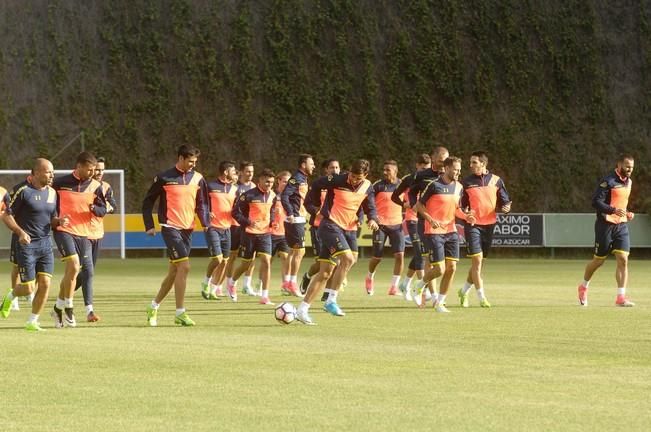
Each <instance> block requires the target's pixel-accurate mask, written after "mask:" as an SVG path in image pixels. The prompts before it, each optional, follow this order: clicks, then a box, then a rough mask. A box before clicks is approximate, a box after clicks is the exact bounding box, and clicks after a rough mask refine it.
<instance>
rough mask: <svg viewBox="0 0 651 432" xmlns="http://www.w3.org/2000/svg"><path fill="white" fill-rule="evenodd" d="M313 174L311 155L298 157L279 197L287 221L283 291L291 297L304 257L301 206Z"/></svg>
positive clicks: (296, 294) (302, 213)
mask: <svg viewBox="0 0 651 432" xmlns="http://www.w3.org/2000/svg"><path fill="white" fill-rule="evenodd" d="M313 172H314V159H313V158H312V155H309V154H306V153H304V154H301V155H299V157H298V169H297V170H296V172H294V175H292V177H291V178H290V179H289V183H287V187H285V189H284V190H283V193H282V194H281V195H280V201H281V202H282V205H283V208H284V209H285V213H287V219H286V220H285V221H284V225H285V238H286V239H287V243H288V244H289V247H290V248H292V250H291V252H290V254H289V283H288V284H286V285H285V287H284V289H285V290H286V291H287V292H289V293H290V294H292V295H295V296H298V289H299V288H298V284H297V275H298V270H299V269H300V268H301V261H302V260H303V256H304V255H305V222H306V220H305V216H306V215H307V211H306V210H305V207H304V206H303V202H304V201H305V195H307V191H308V184H307V179H308V177H309V176H311V175H312V173H313Z"/></svg>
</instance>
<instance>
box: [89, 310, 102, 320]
mask: <svg viewBox="0 0 651 432" xmlns="http://www.w3.org/2000/svg"><path fill="white" fill-rule="evenodd" d="M101 319H102V318H100V316H99V315H97V314H96V313H95V312H90V313H89V314H88V315H86V321H87V322H97V321H99V320H101Z"/></svg>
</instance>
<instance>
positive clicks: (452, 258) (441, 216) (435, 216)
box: [415, 157, 475, 313]
mask: <svg viewBox="0 0 651 432" xmlns="http://www.w3.org/2000/svg"><path fill="white" fill-rule="evenodd" d="M443 166H444V173H443V175H441V176H440V177H439V178H437V179H436V180H433V181H432V182H430V183H429V185H428V186H427V188H426V189H425V191H423V193H422V195H421V196H420V198H419V200H418V203H417V204H416V206H415V209H416V211H417V212H418V214H420V215H421V216H422V217H423V219H424V220H425V226H424V228H425V237H424V239H425V241H426V242H427V243H428V245H427V246H428V250H429V251H430V264H431V265H432V266H431V268H430V269H429V270H427V271H426V272H425V276H423V280H422V281H420V282H419V283H418V285H417V287H418V290H420V291H422V289H423V288H424V287H425V285H426V284H428V283H430V282H431V281H432V280H434V279H436V278H438V277H439V276H442V277H441V284H440V286H439V293H438V295H437V296H436V298H435V300H434V302H433V304H434V310H436V312H443V313H447V312H450V311H449V310H448V309H447V308H446V307H445V298H446V295H447V292H448V289H449V288H450V286H451V285H452V280H453V278H454V273H455V272H456V269H457V261H459V234H458V233H457V225H456V223H455V217H458V218H461V219H464V220H467V221H468V222H469V223H471V224H472V223H474V222H475V219H474V216H473V215H472V214H468V215H466V214H465V213H463V212H462V211H461V209H460V207H459V205H460V200H461V195H462V193H463V187H462V186H461V183H459V182H458V181H457V180H458V178H459V174H460V173H461V159H459V158H456V157H449V158H447V159H446V160H445V162H444V165H443ZM419 306H420V305H419Z"/></svg>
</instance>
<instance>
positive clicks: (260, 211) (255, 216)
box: [227, 169, 277, 305]
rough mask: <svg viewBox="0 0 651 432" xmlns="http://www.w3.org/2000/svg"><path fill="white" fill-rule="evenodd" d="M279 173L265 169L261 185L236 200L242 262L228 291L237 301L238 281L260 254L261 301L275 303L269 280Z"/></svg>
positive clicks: (234, 214) (236, 218) (266, 303)
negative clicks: (236, 285)
mask: <svg viewBox="0 0 651 432" xmlns="http://www.w3.org/2000/svg"><path fill="white" fill-rule="evenodd" d="M275 176H276V175H275V174H274V173H273V171H271V170H269V169H264V170H262V172H261V173H260V175H259V176H258V184H257V187H255V188H253V189H250V190H248V191H246V192H244V193H243V194H242V195H240V197H239V198H238V199H237V201H236V202H235V206H234V207H233V218H234V219H235V220H236V221H237V222H238V223H239V224H240V226H241V227H242V233H243V235H242V244H241V246H240V258H242V263H241V264H240V266H239V267H237V268H236V269H235V271H234V272H233V277H232V279H231V280H232V282H230V281H229V283H228V286H227V289H228V294H229V295H230V296H231V299H233V301H237V292H236V290H235V282H237V280H238V279H239V278H240V276H241V275H242V274H243V273H244V272H245V271H247V269H248V268H250V267H251V266H250V264H251V261H253V260H254V259H255V258H256V256H258V257H260V279H261V280H262V297H261V298H260V304H264V305H273V303H272V302H271V300H270V299H269V281H270V279H271V224H272V223H277V222H276V221H274V220H272V215H273V212H272V209H273V207H274V204H275V203H276V194H275V193H274V191H273V185H274V178H275Z"/></svg>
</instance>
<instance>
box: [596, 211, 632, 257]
mask: <svg viewBox="0 0 651 432" xmlns="http://www.w3.org/2000/svg"><path fill="white" fill-rule="evenodd" d="M594 234H595V236H594V237H595V240H594V257H595V258H599V259H605V258H606V257H607V256H608V254H610V253H624V254H628V253H629V252H630V251H631V240H630V236H629V233H628V224H627V223H620V224H613V223H610V222H606V221H604V220H602V219H600V218H597V220H596V221H595V224H594Z"/></svg>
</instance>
